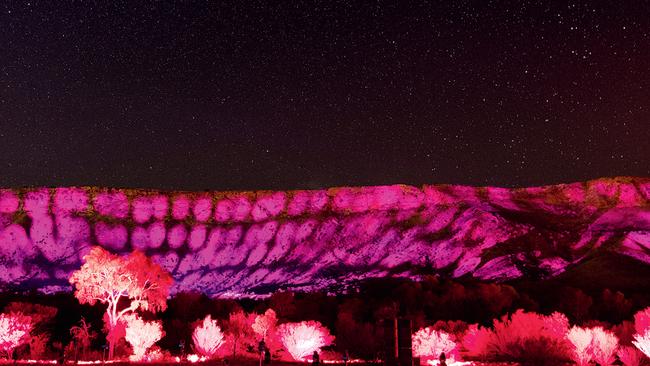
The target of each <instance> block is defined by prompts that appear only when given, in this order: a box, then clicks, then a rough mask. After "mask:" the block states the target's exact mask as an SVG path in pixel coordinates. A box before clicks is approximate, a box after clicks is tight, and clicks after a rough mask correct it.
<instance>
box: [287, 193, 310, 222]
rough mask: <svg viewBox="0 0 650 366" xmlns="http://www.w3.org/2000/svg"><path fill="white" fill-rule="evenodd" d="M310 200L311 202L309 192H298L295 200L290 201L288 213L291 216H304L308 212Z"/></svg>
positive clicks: (294, 197)
mask: <svg viewBox="0 0 650 366" xmlns="http://www.w3.org/2000/svg"><path fill="white" fill-rule="evenodd" d="M309 200H310V193H309V192H307V191H299V192H296V193H295V194H294V196H293V198H292V199H291V200H290V201H289V205H288V207H287V213H288V214H289V215H290V216H299V215H302V214H303V213H304V212H305V211H306V209H307V207H308V205H309Z"/></svg>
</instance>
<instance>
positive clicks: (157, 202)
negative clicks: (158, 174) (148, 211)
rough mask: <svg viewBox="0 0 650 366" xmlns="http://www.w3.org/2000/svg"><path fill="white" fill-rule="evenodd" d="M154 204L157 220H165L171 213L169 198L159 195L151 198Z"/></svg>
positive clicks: (154, 214) (154, 215) (154, 213)
mask: <svg viewBox="0 0 650 366" xmlns="http://www.w3.org/2000/svg"><path fill="white" fill-rule="evenodd" d="M151 205H152V206H153V217H155V218H156V219H157V220H163V219H164V218H165V217H166V216H167V214H168V213H169V212H168V211H169V199H168V198H167V196H163V195H159V196H155V197H153V198H151Z"/></svg>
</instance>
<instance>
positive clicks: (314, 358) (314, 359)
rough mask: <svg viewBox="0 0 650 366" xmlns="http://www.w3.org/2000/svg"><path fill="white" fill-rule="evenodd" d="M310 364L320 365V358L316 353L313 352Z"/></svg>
mask: <svg viewBox="0 0 650 366" xmlns="http://www.w3.org/2000/svg"><path fill="white" fill-rule="evenodd" d="M311 361H312V364H314V365H320V357H319V356H318V351H314V354H313V355H312V356H311Z"/></svg>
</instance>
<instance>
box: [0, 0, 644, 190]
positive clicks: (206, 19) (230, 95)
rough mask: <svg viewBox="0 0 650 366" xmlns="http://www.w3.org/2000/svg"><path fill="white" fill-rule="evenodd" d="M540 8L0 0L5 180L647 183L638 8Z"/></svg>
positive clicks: (250, 184) (278, 184)
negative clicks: (618, 179)
mask: <svg viewBox="0 0 650 366" xmlns="http://www.w3.org/2000/svg"><path fill="white" fill-rule="evenodd" d="M240 3H242V4H240ZM353 3H354V4H355V5H351V4H353ZM404 3H405V2H403V3H402V4H404ZM549 3H551V2H549ZM552 3H554V4H557V5H548V4H547V5H537V4H534V3H533V2H530V3H529V2H521V3H518V4H516V3H515V2H499V3H498V2H492V1H486V0H480V1H469V2H468V1H439V2H433V3H424V2H413V3H411V5H410V7H404V6H403V5H402V6H395V5H391V4H390V3H388V2H368V3H366V4H365V5H363V6H360V5H358V4H360V2H355V1H348V2H344V3H339V4H335V5H334V3H333V2H330V1H323V2H295V1H287V2H275V1H271V2H269V4H272V5H267V4H264V3H263V2H256V1H242V2H234V3H232V4H227V3H225V2H214V4H206V3H205V2H198V1H195V2H182V3H181V2H171V1H168V2H155V3H154V2H129V3H126V2H118V1H100V2H91V1H84V2H74V3H73V2H66V1H44V2H37V1H32V2H12V1H8V2H7V1H5V2H2V4H1V5H0V26H1V30H2V31H1V32H0V186H37V185H47V186H57V185H100V186H114V187H151V188H164V189H191V190H200V189H220V190H223V189H229V190H230V189H232V190H242V189H292V188H317V187H328V186H342V185H377V184H393V183H406V184H413V185H421V184H428V183H458V184H471V185H486V184H487V185H499V186H526V185H538V184H547V183H557V182H574V181H580V180H587V179H592V178H597V177H603V176H617V175H629V176H649V175H650V164H649V161H648V156H649V154H650V5H642V3H643V2H634V3H636V4H638V7H635V6H633V5H630V4H629V3H632V2H627V1H621V2H619V1H597V2H593V3H592V4H587V3H581V2H552Z"/></svg>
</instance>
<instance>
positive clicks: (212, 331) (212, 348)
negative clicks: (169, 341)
mask: <svg viewBox="0 0 650 366" xmlns="http://www.w3.org/2000/svg"><path fill="white" fill-rule="evenodd" d="M224 340H225V337H224V334H223V332H222V331H221V327H219V326H218V325H217V321H216V320H212V318H211V316H210V315H208V316H206V317H205V319H203V321H202V322H201V324H199V325H197V327H196V328H194V332H193V333H192V341H193V342H194V349H195V350H196V351H197V352H198V353H200V354H201V355H203V356H206V357H212V356H214V354H215V353H217V350H218V349H219V347H221V346H222V345H223V343H224Z"/></svg>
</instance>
